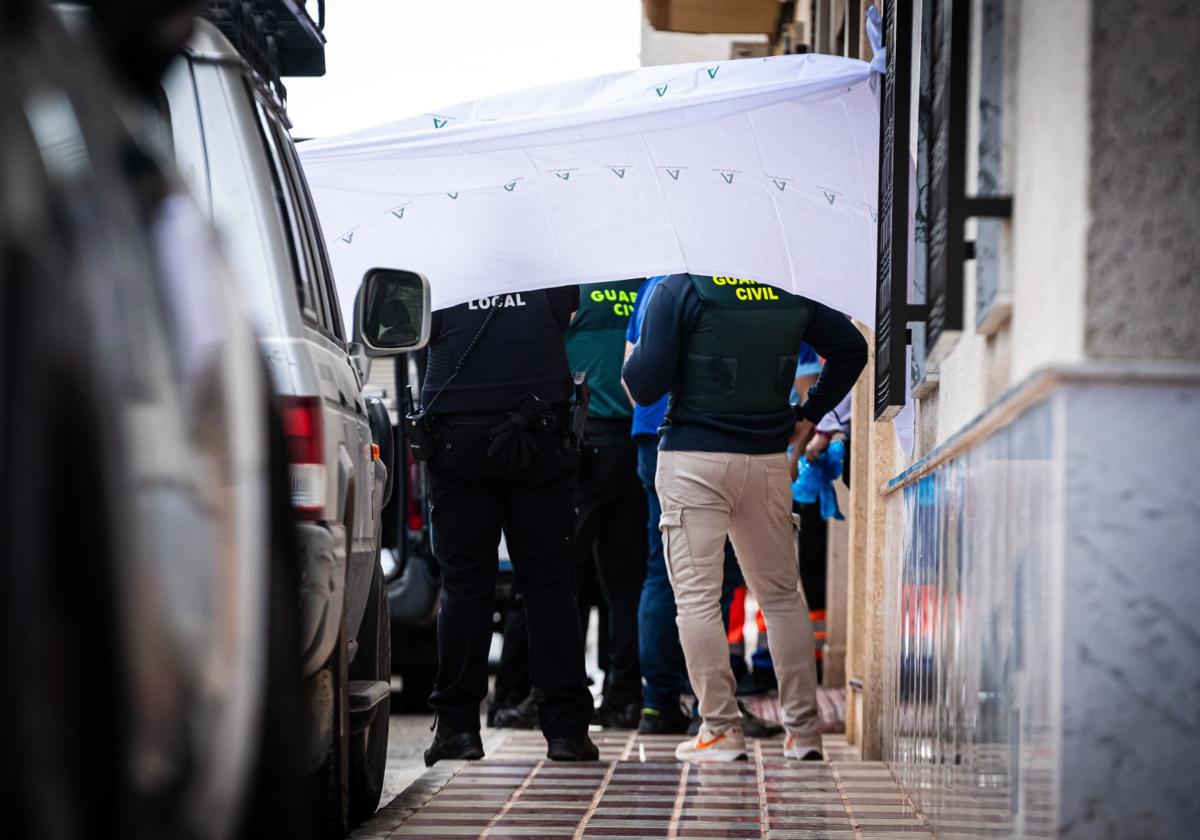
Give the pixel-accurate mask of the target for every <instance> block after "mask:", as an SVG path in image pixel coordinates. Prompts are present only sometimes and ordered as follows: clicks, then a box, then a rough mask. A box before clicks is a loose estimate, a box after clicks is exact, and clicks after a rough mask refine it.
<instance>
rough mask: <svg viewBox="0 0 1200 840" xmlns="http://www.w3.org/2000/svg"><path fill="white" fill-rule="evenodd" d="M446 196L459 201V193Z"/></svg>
mask: <svg viewBox="0 0 1200 840" xmlns="http://www.w3.org/2000/svg"><path fill="white" fill-rule="evenodd" d="M446 195H448V196H450V197H451V198H453V199H454V200H455V201H458V193H456V192H452V193H446Z"/></svg>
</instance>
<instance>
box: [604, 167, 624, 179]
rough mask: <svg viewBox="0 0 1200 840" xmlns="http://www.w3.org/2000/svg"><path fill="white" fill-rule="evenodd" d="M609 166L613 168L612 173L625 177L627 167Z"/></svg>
mask: <svg viewBox="0 0 1200 840" xmlns="http://www.w3.org/2000/svg"><path fill="white" fill-rule="evenodd" d="M608 168H609V169H611V170H612V174H614V175H616V176H617V177H618V178H624V177H625V167H620V168H617V167H615V166H610V167H608Z"/></svg>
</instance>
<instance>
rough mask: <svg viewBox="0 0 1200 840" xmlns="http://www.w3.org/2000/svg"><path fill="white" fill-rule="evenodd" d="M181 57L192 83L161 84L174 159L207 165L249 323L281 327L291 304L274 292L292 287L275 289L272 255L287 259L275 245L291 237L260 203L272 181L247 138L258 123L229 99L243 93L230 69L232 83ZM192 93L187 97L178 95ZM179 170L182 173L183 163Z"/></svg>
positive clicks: (262, 328)
mask: <svg viewBox="0 0 1200 840" xmlns="http://www.w3.org/2000/svg"><path fill="white" fill-rule="evenodd" d="M181 60H182V59H181ZM187 63H189V64H191V76H192V80H193V83H194V86H192V87H189V86H187V85H182V84H180V85H174V86H173V85H171V84H167V85H166V86H165V88H164V89H165V90H166V93H167V98H168V100H169V102H170V108H171V115H172V118H173V119H174V120H175V121H176V123H175V131H174V136H175V150H176V156H177V157H178V158H179V159H180V160H181V161H187V160H195V161H198V163H197V166H196V173H199V172H200V171H202V168H206V170H207V173H208V190H207V195H208V196H209V198H208V201H209V203H210V205H211V211H212V220H213V224H214V226H215V227H216V229H217V234H218V236H219V238H220V241H221V245H222V246H223V247H224V250H225V254H226V257H227V258H228V261H229V265H230V267H231V268H232V269H233V270H234V272H235V273H236V274H237V276H238V278H239V279H240V281H241V282H240V283H239V286H240V288H241V291H242V298H243V300H244V302H245V303H246V306H247V307H248V310H249V312H250V315H251V318H252V320H253V321H254V324H255V327H256V328H257V329H258V331H259V333H260V334H262V335H281V334H285V333H286V332H287V331H288V330H289V326H288V320H289V318H288V316H287V314H286V312H287V308H288V307H290V304H289V303H288V301H287V300H286V299H285V298H283V297H282V294H281V293H284V292H286V293H287V294H289V295H294V294H295V292H293V291H292V290H290V289H286V288H285V289H281V288H280V286H279V284H278V283H277V282H276V281H275V280H274V279H273V278H274V277H275V276H276V273H277V272H278V265H279V263H278V260H279V259H285V260H286V259H288V255H287V254H278V253H277V252H276V249H277V248H278V247H279V243H280V242H282V241H285V240H286V241H289V242H290V237H289V236H287V235H286V233H285V231H283V230H282V229H281V227H280V219H279V213H275V212H263V209H262V208H263V201H264V191H266V196H267V201H270V200H272V198H273V194H274V193H275V191H276V189H277V188H276V187H274V186H273V185H269V184H268V185H264V184H263V183H262V173H263V172H265V171H269V170H270V164H269V161H268V159H267V157H266V152H265V150H264V147H263V144H261V143H253V142H246V141H247V138H250V137H252V136H253V134H254V132H256V131H257V130H258V129H257V122H256V121H255V120H254V119H253V112H250V116H249V120H248V119H247V109H245V108H240V109H239V108H237V107H233V106H232V105H231V103H232V102H233V100H234V99H235V98H236V97H239V96H241V97H245V96H246V95H247V94H246V91H245V89H244V86H243V85H242V83H241V80H240V79H237V78H236V77H232V78H234V79H235V82H234V83H233V84H227V83H226V82H227V76H228V70H227V68H224V67H220V66H218V65H215V64H208V63H205V62H203V61H188V62H187ZM193 96H194V97H195V99H194V101H193V102H191V103H188V102H186V101H185V100H186V98H187V97H193ZM177 100H179V101H177ZM197 104H198V106H199V107H198V108H197ZM186 108H191V109H192V110H193V111H198V113H199V120H200V127H201V128H202V132H203V133H202V134H198V133H196V134H188V133H186V132H182V131H181V130H180V126H181V122H180V119H181V117H182V115H183V114H184V113H185V109H186ZM184 170H185V177H187V174H188V173H187V165H186V164H184ZM193 177H198V176H196V175H194V176H193ZM267 206H270V205H267ZM294 266H295V263H294V262H293V267H294ZM292 317H294V316H292Z"/></svg>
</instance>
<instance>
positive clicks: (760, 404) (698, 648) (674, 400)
mask: <svg viewBox="0 0 1200 840" xmlns="http://www.w3.org/2000/svg"><path fill="white" fill-rule="evenodd" d="M646 307H647V309H646V314H645V319H644V322H643V327H642V334H641V338H640V339H639V340H638V343H637V345H635V347H634V348H633V351H632V352H631V353H630V355H629V358H628V359H627V360H626V361H625V366H624V370H623V375H624V380H625V384H626V387H627V388H628V389H629V392H630V394H631V395H632V396H633V398H634V399H635V400H636V401H637V402H639V403H642V404H650V403H653V402H654V401H655V400H657V399H660V398H661V397H662V395H663V394H668V393H669V394H670V399H669V404H668V410H667V416H666V420H665V421H664V425H663V427H662V430H661V432H662V434H661V440H660V443H659V462H658V474H657V477H656V482H655V484H656V487H657V490H658V495H659V498H660V500H661V503H662V517H661V519H660V525H659V527H660V530H661V531H662V534H663V544H664V548H665V552H666V560H667V571H668V574H669V575H670V579H671V586H672V588H673V589H674V591H675V602H676V606H677V608H678V619H677V621H678V624H679V635H680V640H681V642H682V644H683V650H684V657H685V659H686V660H687V666H688V676H689V678H690V681H691V684H692V687H693V688H694V689H695V691H696V693H697V697H698V699H699V701H700V715H701V717H702V718H703V721H704V723H703V725H702V726H701V728H700V732H699V734H698V735H697V736H696V737H695V738H694V739H692V740H690V741H685V742H684V743H682V744H680V745H679V747H678V749H677V750H676V753H675V754H676V757H677V758H679V759H680V760H684V761H732V760H736V759H740V758H744V757H745V756H746V745H745V737H744V735H743V733H742V729H741V715H740V713H739V710H738V706H737V700H736V698H735V696H734V690H735V684H734V678H733V672H732V670H731V668H730V665H729V655H728V648H727V645H726V638H725V630H724V626H723V624H722V622H721V612H720V597H721V582H722V567H723V563H724V553H725V552H724V547H725V539H726V536H728V537H729V538H730V539H731V540H732V541H733V545H734V549H735V550H736V552H737V556H738V562H739V563H740V564H741V566H742V571H743V574H744V575H745V577H746V581H747V583H748V585H749V587H750V590H751V591H752V592H753V593H754V594H755V596H756V597H757V598H758V601H759V604H760V606H761V607H762V610H763V614H764V617H765V619H766V625H767V629H768V631H769V640H770V646H771V656H772V659H773V660H774V662H775V669H776V676H777V678H778V681H779V694H780V702H781V704H782V706H783V711H784V726H785V727H786V729H787V735H788V737H787V740H786V742H785V748H784V754H785V755H786V756H788V757H789V758H797V759H806V760H814V759H820V758H822V753H821V736H820V720H819V717H818V713H817V703H816V672H815V667H814V659H813V630H812V624H811V622H810V620H809V616H808V606H807V604H806V603H805V600H804V594H803V592H802V591H801V589H800V582H799V573H798V566H797V561H796V543H795V540H794V539H793V530H792V529H793V521H792V494H791V486H790V485H791V477H792V475H794V473H795V469H796V460H797V459H798V458H799V457H800V454H801V453H802V452H803V451H804V446H805V444H806V443H807V442H808V439H809V438H810V437H811V436H812V433H813V428H814V424H815V423H816V422H817V421H819V420H820V419H821V417H822V416H823V415H824V414H825V413H826V412H827V411H829V410H830V409H832V408H833V407H834V406H836V405H837V404H838V403H839V402H840V401H841V399H842V397H844V396H845V395H846V393H847V392H849V390H850V388H851V387H852V386H853V385H854V381H855V380H856V379H857V378H858V375H859V373H860V372H861V371H862V369H863V367H864V366H865V365H866V361H867V348H866V342H865V341H864V340H863V337H862V335H861V334H859V332H858V330H857V329H855V328H854V326H853V325H852V324H851V323H850V321H849V320H848V319H847V318H846V317H845V316H844V315H842V314H840V313H838V312H837V311H835V310H833V309H830V308H829V307H827V306H823V305H822V304H819V303H816V302H814V301H811V300H808V299H806V298H802V297H798V296H796V295H792V294H788V293H786V292H783V291H781V290H779V289H776V288H774V287H772V286H768V285H765V284H761V283H757V282H755V281H753V280H744V279H741V278H735V277H707V276H698V275H690V274H673V275H671V276H670V277H668V278H667V279H666V280H664V281H662V282H661V283H659V284H658V286H657V287H656V288H655V289H654V291H653V293H652V294H651V297H650V299H649V301H648V302H647V304H646ZM802 341H803V342H807V343H808V344H809V345H811V346H812V347H813V348H814V349H815V350H816V351H817V352H818V353H820V354H821V355H822V356H824V357H825V359H826V363H825V367H824V369H823V370H822V372H821V376H820V378H819V379H818V380H817V383H816V384H815V385H813V386H812V388H810V389H809V391H808V395H807V399H806V400H805V401H804V402H803V403H802V404H801V405H799V406H792V405H790V404H789V402H788V392H789V390H790V389H791V386H792V381H793V373H794V371H795V369H796V357H797V353H798V348H799V346H800V343H801V342H802ZM789 444H791V446H792V454H791V456H790V459H791V461H790V464H789V455H788V454H787V453H788V447H789ZM789 467H790V468H789Z"/></svg>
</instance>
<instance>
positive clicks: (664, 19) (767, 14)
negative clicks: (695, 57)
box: [642, 0, 779, 36]
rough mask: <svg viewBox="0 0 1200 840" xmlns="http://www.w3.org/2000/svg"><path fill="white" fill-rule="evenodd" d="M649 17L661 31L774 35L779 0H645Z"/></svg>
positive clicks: (653, 25)
mask: <svg viewBox="0 0 1200 840" xmlns="http://www.w3.org/2000/svg"><path fill="white" fill-rule="evenodd" d="M642 7H643V8H644V9H645V10H646V18H647V19H648V20H649V21H650V25H651V26H652V27H654V28H655V29H657V30H658V31H660V32H693V33H696V34H713V33H728V34H735V35H736V34H751V33H761V34H766V35H772V36H773V35H774V34H775V28H776V26H777V25H778V22H779V0H642Z"/></svg>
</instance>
